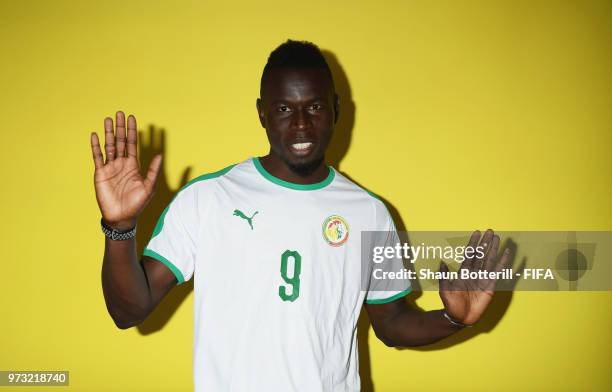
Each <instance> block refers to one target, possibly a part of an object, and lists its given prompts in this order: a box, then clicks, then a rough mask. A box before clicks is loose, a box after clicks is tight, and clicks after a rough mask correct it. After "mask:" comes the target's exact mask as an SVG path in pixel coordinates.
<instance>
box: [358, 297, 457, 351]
mask: <svg viewBox="0 0 612 392" xmlns="http://www.w3.org/2000/svg"><path fill="white" fill-rule="evenodd" d="M366 308H367V310H368V316H369V317H370V321H371V323H372V328H374V333H375V334H376V336H377V337H378V338H379V339H380V340H381V341H382V342H383V343H385V344H386V345H387V346H389V347H415V346H423V345H426V344H431V343H434V342H437V341H438V340H440V339H443V338H445V337H447V336H449V335H452V334H453V333H455V332H457V331H459V330H460V329H461V327H458V326H455V325H453V324H451V323H450V322H449V321H448V320H447V319H446V318H445V317H444V315H443V314H444V310H443V309H441V310H432V311H429V312H421V311H418V310H416V309H413V308H411V307H409V306H408V305H407V303H406V299H405V298H400V299H397V300H395V301H392V302H389V303H386V304H380V305H370V304H367V305H366Z"/></svg>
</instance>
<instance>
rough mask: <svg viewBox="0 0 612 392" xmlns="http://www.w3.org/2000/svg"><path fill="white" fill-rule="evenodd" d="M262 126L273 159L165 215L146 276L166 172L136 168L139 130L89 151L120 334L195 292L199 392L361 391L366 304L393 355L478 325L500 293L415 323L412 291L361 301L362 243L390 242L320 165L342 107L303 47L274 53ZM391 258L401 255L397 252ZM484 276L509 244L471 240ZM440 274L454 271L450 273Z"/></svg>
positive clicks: (385, 222) (458, 300)
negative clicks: (140, 238) (370, 239)
mask: <svg viewBox="0 0 612 392" xmlns="http://www.w3.org/2000/svg"><path fill="white" fill-rule="evenodd" d="M260 95H261V97H260V98H259V99H257V113H258V116H259V121H260V122H261V125H262V127H264V128H265V129H266V134H267V137H268V140H269V143H270V151H269V154H268V155H266V156H264V157H261V158H257V157H254V158H249V159H247V160H245V161H243V162H240V163H238V164H236V165H232V166H228V167H226V168H225V169H223V170H220V171H218V172H215V173H211V174H206V175H203V176H200V177H197V178H195V179H194V180H192V181H190V182H189V183H188V184H187V185H186V186H184V187H183V188H182V189H181V190H180V191H179V192H178V193H177V195H176V196H175V198H174V200H172V202H171V203H170V204H169V205H168V207H166V209H165V210H164V211H163V213H162V214H161V216H160V218H159V221H158V223H157V226H156V227H155V229H154V231H153V235H152V238H151V240H150V242H149V244H148V245H147V247H146V248H145V250H144V254H143V257H142V260H141V261H140V262H139V260H138V255H137V254H136V243H135V240H134V238H133V232H134V228H135V226H136V222H137V220H138V216H139V214H140V212H141V211H142V210H143V208H144V206H145V205H146V204H147V202H148V201H149V200H150V198H151V196H152V193H153V188H154V184H155V181H156V178H157V175H158V172H159V168H160V164H161V156H156V157H155V158H154V159H153V161H152V162H151V165H150V167H149V170H148V173H147V175H146V177H144V178H143V177H141V175H140V173H139V166H138V161H137V158H136V151H137V146H136V141H137V128H136V119H135V118H134V116H129V117H128V119H127V135H126V130H125V118H124V114H123V113H122V112H117V115H116V127H115V128H116V129H113V121H112V119H110V118H106V119H105V123H104V126H105V152H106V162H104V161H103V156H102V151H101V147H100V144H99V141H98V138H97V135H96V134H95V133H92V136H91V145H92V151H93V156H94V163H95V167H96V171H95V188H96V197H97V200H98V204H99V206H100V210H101V212H102V225H103V231H104V232H105V234H106V235H107V239H106V246H105V254H104V261H103V269H102V283H103V291H104V296H105V300H106V304H107V307H108V310H109V313H110V314H111V316H112V318H113V320H114V321H115V323H116V324H117V326H118V327H119V328H129V327H131V326H134V325H137V324H139V323H140V322H142V321H143V320H144V319H146V317H147V316H148V315H149V314H150V313H151V312H152V311H153V309H154V308H155V307H156V305H157V304H158V303H159V302H160V301H161V299H162V298H163V297H164V296H165V295H166V294H167V293H168V291H170V289H171V288H172V287H173V286H174V285H175V284H177V283H178V284H180V283H183V282H184V281H187V280H189V279H190V278H191V277H192V276H193V277H194V292H195V304H194V309H195V339H194V345H195V347H194V384H195V389H196V390H197V391H200V390H206V391H244V390H252V391H358V390H359V389H360V381H359V373H358V368H357V366H358V360H357V347H356V346H357V344H356V343H357V341H356V323H357V319H358V316H359V313H360V309H361V306H362V304H363V303H364V302H365V303H366V306H367V310H368V313H369V316H370V320H371V322H372V326H373V328H374V331H375V333H376V335H377V336H378V337H379V338H380V339H381V340H382V341H383V342H384V343H385V344H387V345H389V346H416V345H424V344H429V343H432V342H435V341H437V340H439V339H442V338H444V337H446V336H449V335H451V334H453V333H454V332H456V331H458V330H460V329H461V328H463V327H464V326H467V325H470V324H473V323H475V322H476V321H477V320H478V319H479V318H480V316H481V315H482V313H483V311H484V310H485V308H486V307H487V305H488V304H489V302H490V300H491V298H492V295H493V284H494V282H491V281H484V280H482V281H481V280H476V281H461V282H459V281H453V282H449V281H445V280H442V281H441V290H440V295H441V298H442V300H443V303H444V306H445V309H442V310H436V311H430V312H420V311H417V310H414V309H412V308H410V307H409V306H407V304H406V302H405V299H404V298H403V297H404V296H405V295H406V294H408V293H409V292H410V285H409V283H408V280H404V281H401V282H400V283H399V286H398V283H397V282H394V285H391V284H390V283H386V282H383V283H381V282H376V281H371V282H369V281H368V282H367V284H366V286H367V287H363V285H362V281H361V277H362V274H363V272H362V264H361V262H360V259H361V257H360V253H361V248H360V235H359V234H360V232H363V231H379V232H380V231H382V232H389V233H391V234H392V235H391V236H387V237H385V238H387V241H389V239H394V238H396V235H395V234H396V231H395V226H394V224H393V220H392V218H391V216H390V215H389V213H388V211H387V209H386V208H385V206H384V204H383V203H382V202H381V201H380V200H379V199H378V198H376V197H375V196H373V195H372V194H370V193H369V192H367V191H365V190H363V189H362V188H360V187H359V186H357V185H355V184H354V183H352V182H351V181H350V180H348V179H347V178H346V177H344V176H343V175H342V174H340V173H339V172H337V171H336V170H335V169H334V168H332V167H329V166H327V165H326V164H325V152H326V150H327V147H328V144H329V141H330V139H331V136H332V133H333V129H334V125H335V123H336V121H337V119H338V115H339V112H340V111H339V109H340V100H339V97H338V96H337V94H336V93H335V88H334V82H333V78H332V75H331V72H330V70H329V67H328V65H327V63H326V61H325V59H324V58H323V56H322V55H321V53H320V51H319V49H318V48H317V47H316V46H315V45H313V44H311V43H308V42H297V41H291V40H289V41H287V42H286V43H284V44H282V45H281V46H279V47H278V48H277V49H276V50H274V51H273V52H272V53H271V55H270V57H269V59H268V63H267V64H266V66H265V68H264V71H263V75H262V79H261V90H260ZM389 243H391V242H389ZM469 245H471V246H474V247H476V246H477V245H480V246H483V247H484V249H485V250H486V252H487V256H486V258H485V259H484V260H476V259H469V260H467V261H466V262H464V265H463V266H462V268H469V269H477V268H478V267H476V265H477V264H479V263H484V267H485V269H489V270H496V269H501V267H502V266H503V265H505V264H506V263H507V262H508V255H507V253H505V254H504V255H503V257H502V258H501V261H500V262H499V263H496V261H495V260H496V253H497V249H498V246H499V238H498V237H497V236H495V235H494V234H493V232H492V231H491V230H488V231H487V232H486V233H485V234H484V235H483V236H482V238H481V235H480V233H479V232H475V233H474V234H473V235H472V238H471V239H470V244H469ZM442 268H444V267H442Z"/></svg>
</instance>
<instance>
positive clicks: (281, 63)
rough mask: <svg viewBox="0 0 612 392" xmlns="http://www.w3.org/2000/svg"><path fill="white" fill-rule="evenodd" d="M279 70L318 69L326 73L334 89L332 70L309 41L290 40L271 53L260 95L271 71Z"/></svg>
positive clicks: (319, 51)
mask: <svg viewBox="0 0 612 392" xmlns="http://www.w3.org/2000/svg"><path fill="white" fill-rule="evenodd" d="M279 68H316V69H321V70H323V71H325V73H326V74H327V76H329V80H330V82H331V84H332V88H334V78H333V76H332V73H331V69H330V68H329V65H328V64H327V61H326V60H325V57H324V56H323V53H321V50H320V49H319V47H318V46H317V45H315V44H313V43H312V42H309V41H294V40H291V39H288V40H287V41H286V42H284V43H282V44H280V45H279V46H278V47H277V48H276V49H274V50H273V51H272V53H270V56H269V57H268V62H267V63H266V66H265V67H264V70H263V73H262V74H261V84H260V87H259V88H260V90H259V93H260V95H261V94H262V90H263V85H264V82H265V80H266V79H267V77H268V75H269V74H270V71H272V70H273V69H279Z"/></svg>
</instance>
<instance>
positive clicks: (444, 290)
mask: <svg viewBox="0 0 612 392" xmlns="http://www.w3.org/2000/svg"><path fill="white" fill-rule="evenodd" d="M479 239H480V233H479V232H477V231H476V232H474V233H473V234H472V237H471V238H470V242H469V244H468V246H471V247H473V248H476V247H477V246H482V247H483V249H484V253H485V256H484V257H483V258H478V257H476V256H474V257H472V258H467V259H466V260H465V261H464V262H463V263H462V264H461V269H467V270H469V271H483V270H484V271H489V272H491V271H501V270H502V269H503V268H505V267H506V266H507V265H508V262H509V259H510V257H509V256H510V255H509V252H507V251H506V252H504V253H503V255H502V257H501V259H499V260H497V251H498V248H499V237H498V236H497V235H494V234H493V231H492V230H487V232H486V233H485V234H484V236H483V237H482V240H481V241H480V245H479V244H478V242H479ZM442 269H443V270H446V271H448V268H447V267H446V265H445V264H443V265H442ZM495 284H496V280H495V279H485V278H478V277H477V278H474V279H455V280H452V281H450V280H446V279H443V280H441V281H440V298H441V299H442V302H443V303H444V308H445V309H446V311H447V313H448V314H449V315H450V316H451V317H452V318H453V319H455V320H457V321H460V322H462V323H464V324H474V323H475V322H476V321H478V319H480V317H481V316H482V314H483V313H484V311H485V310H486V308H487V307H488V306H489V303H491V300H492V299H493V294H494V289H495Z"/></svg>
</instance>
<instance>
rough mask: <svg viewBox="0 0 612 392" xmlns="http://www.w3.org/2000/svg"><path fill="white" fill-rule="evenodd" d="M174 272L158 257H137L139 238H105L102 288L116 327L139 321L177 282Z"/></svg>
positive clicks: (127, 326)
mask: <svg viewBox="0 0 612 392" xmlns="http://www.w3.org/2000/svg"><path fill="white" fill-rule="evenodd" d="M176 283H177V281H176V278H175V277H174V275H173V274H172V272H170V270H169V269H168V268H167V267H166V266H164V265H163V264H162V263H160V262H159V261H157V260H154V259H152V258H150V257H147V256H144V257H143V258H142V260H141V261H140V262H139V261H138V258H137V256H136V240H135V239H134V238H132V239H129V240H125V241H113V240H111V239H110V238H106V244H105V247H104V260H103V262H102V291H103V293H104V300H105V301H106V308H107V309H108V313H109V314H110V315H111V317H112V318H113V321H114V322H115V324H116V325H117V327H119V328H121V329H125V328H129V327H132V326H134V325H138V324H140V323H141V322H142V321H144V320H145V319H146V318H147V316H148V315H149V314H150V313H151V312H152V311H153V309H155V307H156V306H157V305H158V304H159V302H161V300H162V299H163V298H164V296H165V295H166V294H168V292H169V291H170V289H172V287H174V286H175V285H176Z"/></svg>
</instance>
